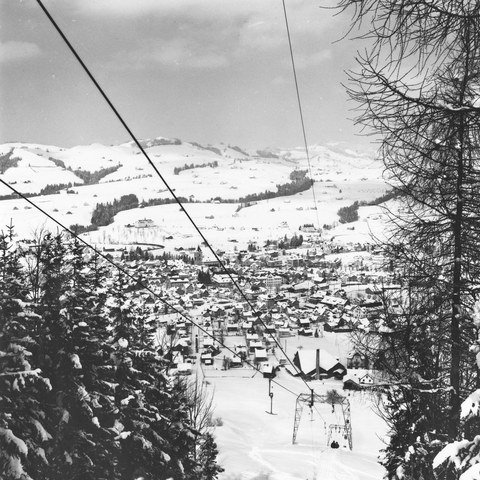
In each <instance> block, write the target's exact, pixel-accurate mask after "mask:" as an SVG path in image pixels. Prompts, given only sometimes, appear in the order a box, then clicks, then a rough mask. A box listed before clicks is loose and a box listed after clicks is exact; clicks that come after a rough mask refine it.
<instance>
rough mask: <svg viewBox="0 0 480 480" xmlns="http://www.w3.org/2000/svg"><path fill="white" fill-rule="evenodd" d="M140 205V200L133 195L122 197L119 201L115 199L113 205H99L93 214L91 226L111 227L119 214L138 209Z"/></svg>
mask: <svg viewBox="0 0 480 480" xmlns="http://www.w3.org/2000/svg"><path fill="white" fill-rule="evenodd" d="M138 205H139V202H138V198H137V196H136V195H135V194H133V193H131V194H128V195H122V196H121V197H120V199H119V200H117V199H115V200H114V201H113V202H111V203H97V205H96V206H95V208H94V210H93V213H92V219H91V224H92V225H95V226H97V227H103V226H106V225H110V224H111V223H112V222H113V217H114V216H115V215H116V214H117V213H119V212H122V211H123V210H131V209H132V208H137V207H138Z"/></svg>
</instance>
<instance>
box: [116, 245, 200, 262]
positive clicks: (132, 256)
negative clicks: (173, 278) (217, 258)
mask: <svg viewBox="0 0 480 480" xmlns="http://www.w3.org/2000/svg"><path fill="white" fill-rule="evenodd" d="M121 258H122V260H125V261H130V262H131V261H133V260H136V261H146V260H161V261H163V262H167V261H168V260H181V261H183V263H186V264H188V265H193V264H194V263H195V260H194V258H193V257H192V256H191V255H188V254H187V253H181V254H177V255H175V254H173V253H170V252H162V253H159V254H154V253H152V252H149V251H148V250H144V249H143V248H141V247H138V246H137V247H136V248H132V249H131V250H124V251H123V252H122V256H121Z"/></svg>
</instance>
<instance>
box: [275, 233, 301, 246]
mask: <svg viewBox="0 0 480 480" xmlns="http://www.w3.org/2000/svg"><path fill="white" fill-rule="evenodd" d="M302 243H303V235H297V234H296V233H295V234H294V235H293V237H291V238H290V239H289V238H288V237H287V236H286V235H285V237H284V238H283V239H282V240H279V241H278V242H277V247H278V248H280V249H282V250H287V249H289V248H297V247H300V246H301V245H302Z"/></svg>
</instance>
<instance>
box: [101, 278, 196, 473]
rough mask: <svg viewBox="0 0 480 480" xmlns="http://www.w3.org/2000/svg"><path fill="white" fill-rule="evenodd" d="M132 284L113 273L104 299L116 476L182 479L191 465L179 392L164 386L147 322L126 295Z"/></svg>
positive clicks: (190, 438)
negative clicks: (118, 449)
mask: <svg viewBox="0 0 480 480" xmlns="http://www.w3.org/2000/svg"><path fill="white" fill-rule="evenodd" d="M132 287H133V285H132V284H131V283H130V284H129V282H127V280H126V279H125V277H124V276H122V275H120V274H119V275H116V276H115V278H114V283H113V284H112V285H110V289H111V290H110V295H111V296H110V299H109V301H108V308H109V315H110V319H111V322H112V327H113V332H112V333H113V335H112V338H111V343H112V347H113V352H112V358H113V360H114V364H115V383H116V388H115V404H116V407H117V414H116V422H115V426H116V429H117V431H118V437H117V438H118V439H119V441H120V445H121V454H120V460H119V471H120V478H122V479H125V480H130V479H133V478H137V477H138V476H144V477H145V478H169V477H174V478H183V477H184V476H185V475H187V474H188V472H189V471H192V469H193V462H192V460H191V453H192V448H193V435H192V434H191V433H190V430H189V428H188V422H187V413H186V409H185V407H184V406H183V404H184V402H182V400H181V392H178V391H177V390H176V389H175V387H172V386H170V385H169V382H168V380H167V378H166V377H165V374H164V369H165V368H164V362H163V359H162V358H161V357H159V356H158V355H157V352H156V350H155V346H154V343H153V342H154V337H155V335H154V331H153V328H152V326H153V325H151V324H149V322H147V321H146V318H145V315H144V314H145V312H142V309H141V308H139V306H138V304H137V303H136V302H135V301H134V299H133V298H131V296H129V295H127V290H131V289H132ZM148 331H150V333H147V332H148Z"/></svg>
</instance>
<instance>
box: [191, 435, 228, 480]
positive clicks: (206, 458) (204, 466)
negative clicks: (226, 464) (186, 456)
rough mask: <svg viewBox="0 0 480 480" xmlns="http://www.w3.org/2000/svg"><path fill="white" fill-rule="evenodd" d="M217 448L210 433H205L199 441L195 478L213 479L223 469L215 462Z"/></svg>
mask: <svg viewBox="0 0 480 480" xmlns="http://www.w3.org/2000/svg"><path fill="white" fill-rule="evenodd" d="M217 455H218V449H217V444H216V443H215V441H214V439H213V435H212V434H211V433H208V432H207V433H205V434H204V435H203V437H202V441H201V443H200V450H199V454H198V463H199V474H198V476H196V477H195V479H196V480H215V479H216V478H218V474H219V473H222V472H223V471H224V469H223V467H221V466H220V465H218V463H217Z"/></svg>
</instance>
